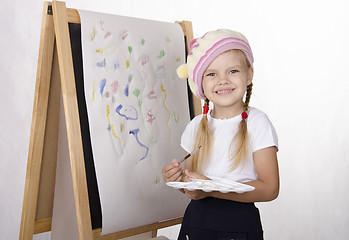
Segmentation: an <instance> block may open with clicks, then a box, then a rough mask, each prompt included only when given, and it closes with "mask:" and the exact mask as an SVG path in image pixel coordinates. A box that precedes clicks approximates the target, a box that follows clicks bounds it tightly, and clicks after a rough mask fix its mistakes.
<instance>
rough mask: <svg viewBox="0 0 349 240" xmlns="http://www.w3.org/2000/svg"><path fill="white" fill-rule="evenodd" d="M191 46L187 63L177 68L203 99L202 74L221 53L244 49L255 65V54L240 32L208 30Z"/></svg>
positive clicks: (179, 73) (178, 72)
mask: <svg viewBox="0 0 349 240" xmlns="http://www.w3.org/2000/svg"><path fill="white" fill-rule="evenodd" d="M189 47H190V52H189V54H188V58H187V63H186V64H183V65H181V66H180V67H179V68H178V69H177V74H178V76H179V77H180V78H188V82H189V86H190V89H191V91H192V92H193V93H194V94H195V95H196V96H197V97H199V98H201V99H205V96H204V92H203V88H202V75H203V73H204V72H205V70H206V68H207V67H208V65H210V63H211V62H212V61H213V60H214V59H215V58H216V57H218V56H219V55H220V54H221V53H223V52H226V51H228V50H231V49H239V50H242V51H243V52H244V53H245V55H246V57H247V59H248V61H249V62H250V64H251V66H253V54H252V51H251V48H250V45H249V43H248V40H247V39H246V37H245V36H244V35H242V34H241V33H239V32H235V31H231V30H228V29H219V30H217V31H211V32H207V33H206V34H205V35H204V36H202V37H201V38H196V39H193V40H192V41H191V42H190V43H189Z"/></svg>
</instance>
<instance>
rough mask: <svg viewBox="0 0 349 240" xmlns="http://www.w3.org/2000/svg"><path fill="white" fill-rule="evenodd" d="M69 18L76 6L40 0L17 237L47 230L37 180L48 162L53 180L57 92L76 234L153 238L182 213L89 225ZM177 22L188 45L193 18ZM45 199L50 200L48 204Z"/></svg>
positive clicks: (86, 238) (74, 18)
mask: <svg viewBox="0 0 349 240" xmlns="http://www.w3.org/2000/svg"><path fill="white" fill-rule="evenodd" d="M68 23H78V24H80V23H81V20H80V15H79V13H78V11H77V10H76V9H71V8H66V5H65V3H64V2H59V1H53V2H52V3H51V2H44V9H43V18H42V26H41V36H40V48H39V57H38V68H37V77H36V84H35V95H34V103H33V114H32V125H31V133H30V141H29V150H28V163H27V174H26V181H25V190H24V197H23V208H22V218H21V227H20V236H19V239H20V240H27V239H32V238H33V235H34V234H38V233H42V232H47V231H50V230H51V224H52V213H51V209H50V208H51V207H50V206H52V201H53V199H49V200H47V199H46V197H41V196H42V195H45V194H46V195H48V193H45V191H46V192H47V191H50V190H51V189H52V186H51V185H49V186H48V187H47V188H46V190H43V186H42V185H41V184H42V182H45V181H46V182H49V181H47V179H44V178H47V177H48V176H47V174H46V175H45V172H47V171H46V166H47V165H52V166H50V168H49V169H50V170H52V171H53V173H51V174H49V175H53V179H54V177H55V172H56V164H55V163H56V161H57V145H58V128H59V127H58V126H59V121H58V120H57V119H59V115H57V112H59V108H60V106H59V105H60V103H59V102H60V101H59V99H60V96H61V95H62V97H63V104H64V115H65V119H66V126H67V137H68V146H69V155H70V163H71V172H72V182H73V188H74V201H75V208H76V212H75V214H76V218H77V223H78V232H79V239H82V240H90V239H91V240H92V239H101V240H111V239H120V238H125V237H130V236H134V235H137V234H142V233H146V232H152V233H153V237H155V236H156V231H157V229H160V228H165V227H169V226H172V225H176V224H179V223H181V221H182V218H176V219H172V220H168V221H163V222H157V223H153V224H149V225H146V226H142V227H137V228H134V229H129V230H125V231H121V232H117V233H113V234H110V235H106V236H100V234H101V231H102V230H101V229H95V230H92V225H91V216H90V206H89V199H88V190H87V183H86V174H85V163H84V155H83V148H82V139H81V131H80V120H79V112H78V105H77V96H76V86H75V76H74V69H73V62H72V52H71V45H70V36H69V29H68ZM176 23H178V24H180V26H181V27H182V29H183V32H184V36H185V38H186V46H187V49H189V46H188V45H189V42H190V40H191V39H193V30H192V25H191V22H189V21H182V22H176ZM193 106H194V113H195V115H197V114H199V113H201V107H200V106H201V102H200V100H199V99H197V98H195V97H193ZM50 177H52V176H50ZM53 181H54V180H53ZM53 183H54V182H53ZM47 189H50V190H47ZM43 192H44V193H43ZM38 200H39V201H38ZM45 201H46V202H47V201H50V202H51V205H50V204H47V203H45ZM43 205H45V206H44V208H48V209H47V210H46V209H45V211H46V213H45V214H41V213H40V214H39V215H40V216H38V215H37V214H38V211H37V210H40V207H42V206H43ZM49 214H51V215H49Z"/></svg>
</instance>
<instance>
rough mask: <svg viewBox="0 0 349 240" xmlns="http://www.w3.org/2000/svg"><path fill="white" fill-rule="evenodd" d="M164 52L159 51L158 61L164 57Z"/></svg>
mask: <svg viewBox="0 0 349 240" xmlns="http://www.w3.org/2000/svg"><path fill="white" fill-rule="evenodd" d="M165 54H166V53H165V51H164V50H161V51H160V54H159V56H158V59H161V58H163V57H164V56H165Z"/></svg>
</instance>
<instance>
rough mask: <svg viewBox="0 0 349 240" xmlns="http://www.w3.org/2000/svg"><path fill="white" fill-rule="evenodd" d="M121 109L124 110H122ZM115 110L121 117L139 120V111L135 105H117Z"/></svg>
mask: <svg viewBox="0 0 349 240" xmlns="http://www.w3.org/2000/svg"><path fill="white" fill-rule="evenodd" d="M121 110H123V111H122V112H123V113H122V112H121ZM115 112H116V113H117V114H119V115H120V116H121V117H124V118H126V120H137V119H138V112H137V110H136V109H135V108H134V107H133V106H130V105H128V106H125V107H123V106H122V105H121V104H120V105H119V106H117V107H116V109H115Z"/></svg>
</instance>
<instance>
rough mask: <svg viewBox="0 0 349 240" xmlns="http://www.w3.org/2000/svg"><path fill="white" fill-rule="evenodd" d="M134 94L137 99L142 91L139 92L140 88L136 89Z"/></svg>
mask: <svg viewBox="0 0 349 240" xmlns="http://www.w3.org/2000/svg"><path fill="white" fill-rule="evenodd" d="M132 93H133V95H134V96H135V97H138V96H139V94H141V90H139V88H136V89H135V90H134V91H133V92H132Z"/></svg>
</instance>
